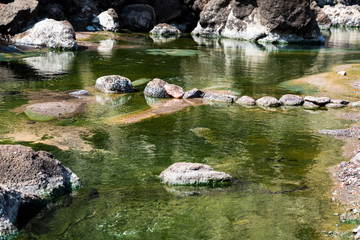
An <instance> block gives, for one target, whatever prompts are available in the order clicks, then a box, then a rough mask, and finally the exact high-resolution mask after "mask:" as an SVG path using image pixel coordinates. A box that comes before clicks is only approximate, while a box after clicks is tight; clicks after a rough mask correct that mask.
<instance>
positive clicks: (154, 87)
mask: <svg viewBox="0 0 360 240" xmlns="http://www.w3.org/2000/svg"><path fill="white" fill-rule="evenodd" d="M166 84H167V82H165V81H164V80H161V79H160V78H154V79H153V80H151V81H150V82H149V83H148V84H147V85H146V87H145V89H144V94H145V95H146V96H149V97H155V98H168V97H170V95H169V94H168V93H167V92H166V90H165V88H164V86H165V85H166Z"/></svg>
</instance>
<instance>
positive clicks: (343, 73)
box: [338, 71, 346, 76]
mask: <svg viewBox="0 0 360 240" xmlns="http://www.w3.org/2000/svg"><path fill="white" fill-rule="evenodd" d="M338 74H339V75H341V76H345V75H346V72H345V71H340V72H338Z"/></svg>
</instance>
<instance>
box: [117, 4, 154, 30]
mask: <svg viewBox="0 0 360 240" xmlns="http://www.w3.org/2000/svg"><path fill="white" fill-rule="evenodd" d="M119 15H120V28H123V29H129V30H131V31H135V32H149V31H150V30H151V29H152V28H153V27H154V26H155V24H156V16H155V11H154V8H153V7H152V6H150V5H147V4H131V5H128V6H126V7H124V8H123V9H122V10H121V12H120V14H119Z"/></svg>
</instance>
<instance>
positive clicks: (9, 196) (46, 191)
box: [0, 145, 81, 239]
mask: <svg viewBox="0 0 360 240" xmlns="http://www.w3.org/2000/svg"><path fill="white" fill-rule="evenodd" d="M0 175H1V178H0V239H6V238H7V237H9V236H11V235H13V234H15V233H16V228H15V227H14V223H15V221H16V219H17V215H18V210H19V208H20V207H21V205H23V204H26V206H28V207H31V204H45V203H46V200H47V199H52V198H54V197H58V196H60V195H62V194H64V193H68V192H71V191H72V190H73V189H76V188H78V187H80V186H81V182H80V180H79V178H78V177H77V176H76V175H75V174H74V173H73V172H72V171H71V170H70V169H68V168H66V167H64V166H63V165H62V164H61V162H59V161H58V160H56V159H55V157H54V156H53V155H52V154H50V153H48V152H44V151H39V152H35V151H34V150H32V149H31V148H30V147H25V146H21V145H0Z"/></svg>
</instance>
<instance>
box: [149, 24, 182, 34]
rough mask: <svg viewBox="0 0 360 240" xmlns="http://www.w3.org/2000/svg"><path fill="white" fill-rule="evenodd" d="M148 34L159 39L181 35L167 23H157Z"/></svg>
mask: <svg viewBox="0 0 360 240" xmlns="http://www.w3.org/2000/svg"><path fill="white" fill-rule="evenodd" d="M150 34H152V35H158V36H161V37H174V36H179V35H181V31H180V30H179V29H177V28H176V27H174V26H171V25H169V24H167V23H159V24H158V25H156V26H155V27H154V28H153V29H152V30H151V31H150Z"/></svg>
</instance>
